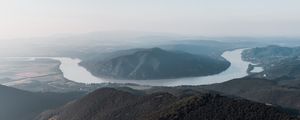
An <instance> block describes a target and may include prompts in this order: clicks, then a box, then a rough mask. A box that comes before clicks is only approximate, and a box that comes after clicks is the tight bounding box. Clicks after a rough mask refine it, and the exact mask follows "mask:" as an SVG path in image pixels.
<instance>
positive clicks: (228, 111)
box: [37, 88, 296, 120]
mask: <svg viewBox="0 0 300 120" xmlns="http://www.w3.org/2000/svg"><path fill="white" fill-rule="evenodd" d="M37 119H38V120H49V119H51V120H199V119H207V120H220V119H222V120H240V119H242V120H253V119H256V120H296V118H294V117H292V116H290V115H288V114H286V113H284V112H282V111H281V110H280V109H279V108H275V107H272V106H267V105H264V104H260V103H255V102H251V101H248V100H243V99H238V98H231V97H224V96H221V95H218V94H212V93H201V92H196V91H194V92H193V94H191V91H189V92H188V93H185V92H184V91H182V94H178V95H173V94H171V93H166V92H155V93H151V94H134V93H131V92H125V91H120V90H116V89H111V88H103V89H99V90H96V91H94V92H92V93H90V94H89V95H87V96H85V97H83V98H82V99H80V100H78V101H76V102H73V103H70V104H67V105H65V106H64V107H61V108H59V109H57V110H52V111H48V112H45V113H43V114H41V115H40V116H39V117H38V118H37Z"/></svg>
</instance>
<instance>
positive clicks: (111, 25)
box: [0, 0, 300, 39]
mask: <svg viewBox="0 0 300 120" xmlns="http://www.w3.org/2000/svg"><path fill="white" fill-rule="evenodd" d="M299 5H300V1H299V0H251V1H242V0H226V1H218V2H216V1H211V0H210V1H209V0H106V1H104V0H26V1H25V0H1V1H0V26H1V27H0V39H11V38H24V37H38V36H49V35H53V34H70V33H71V34H79V33H88V32H95V31H114V30H130V31H150V32H167V33H178V34H192V35H203V36H285V37H295V36H299V34H300V16H299V14H300V7H299Z"/></svg>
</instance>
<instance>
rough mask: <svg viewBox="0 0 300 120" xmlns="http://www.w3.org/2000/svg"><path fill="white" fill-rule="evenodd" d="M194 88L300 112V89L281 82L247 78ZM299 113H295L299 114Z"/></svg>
mask: <svg viewBox="0 0 300 120" xmlns="http://www.w3.org/2000/svg"><path fill="white" fill-rule="evenodd" d="M189 88H190V89H192V88H193V87H189ZM194 88H195V89H197V88H201V89H207V90H214V91H218V92H222V93H225V94H227V95H234V96H239V97H242V98H246V99H248V100H252V101H256V102H260V103H266V104H273V105H280V106H282V107H285V108H292V109H295V110H298V111H300V102H299V101H300V88H299V87H290V86H286V85H281V81H274V80H267V79H259V78H251V77H246V78H240V79H234V80H230V81H227V82H224V83H219V84H213V85H206V86H198V87H194ZM298 111H294V112H295V113H296V114H299V113H297V112H298Z"/></svg>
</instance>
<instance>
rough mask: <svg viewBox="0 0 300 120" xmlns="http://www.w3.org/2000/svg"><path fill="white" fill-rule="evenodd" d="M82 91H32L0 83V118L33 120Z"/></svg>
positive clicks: (4, 119)
mask: <svg viewBox="0 0 300 120" xmlns="http://www.w3.org/2000/svg"><path fill="white" fill-rule="evenodd" d="M81 95H82V93H75V92H74V93H32V92H26V91H22V90H18V89H15V88H10V87H6V86H2V85H0V120H33V119H34V118H35V117H36V115H38V114H40V113H41V112H43V111H45V110H48V109H53V108H56V107H58V106H61V105H63V104H66V103H67V102H69V101H71V100H74V99H75V98H78V97H79V96H81Z"/></svg>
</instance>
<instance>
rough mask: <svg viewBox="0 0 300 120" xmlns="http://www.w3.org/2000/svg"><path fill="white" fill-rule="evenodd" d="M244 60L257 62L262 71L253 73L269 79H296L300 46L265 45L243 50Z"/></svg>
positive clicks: (297, 77) (298, 72)
mask: <svg viewBox="0 0 300 120" xmlns="http://www.w3.org/2000/svg"><path fill="white" fill-rule="evenodd" d="M242 56H243V59H244V60H246V61H250V62H254V63H257V64H258V65H259V66H262V67H263V68H264V71H263V72H261V73H259V74H255V75H253V76H254V77H258V78H266V79H270V80H296V79H299V78H300V76H299V74H300V71H299V68H300V61H299V56H300V47H281V46H267V47H260V48H253V49H248V50H245V51H244V52H243V53H242Z"/></svg>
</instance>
